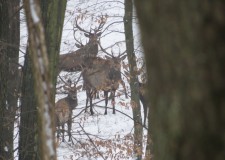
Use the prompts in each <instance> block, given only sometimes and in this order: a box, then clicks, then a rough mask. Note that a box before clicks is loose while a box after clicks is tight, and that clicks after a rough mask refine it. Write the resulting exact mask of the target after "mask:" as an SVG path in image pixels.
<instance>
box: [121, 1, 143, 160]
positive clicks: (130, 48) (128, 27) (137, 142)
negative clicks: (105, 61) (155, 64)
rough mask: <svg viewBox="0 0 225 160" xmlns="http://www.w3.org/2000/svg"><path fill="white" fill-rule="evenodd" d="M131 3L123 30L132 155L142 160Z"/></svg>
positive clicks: (141, 130)
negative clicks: (132, 131)
mask: <svg viewBox="0 0 225 160" xmlns="http://www.w3.org/2000/svg"><path fill="white" fill-rule="evenodd" d="M132 18H133V3H132V0H125V15H124V28H125V38H126V49H127V57H128V63H129V70H130V77H129V78H130V88H131V105H132V109H133V119H134V153H135V155H136V156H137V159H138V160H139V159H141V158H142V139H143V128H142V119H141V108H140V100H139V85H138V84H139V83H138V77H137V74H136V73H137V70H136V69H137V65H136V56H135V53H134V41H133V28H132Z"/></svg>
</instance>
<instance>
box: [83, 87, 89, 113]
mask: <svg viewBox="0 0 225 160" xmlns="http://www.w3.org/2000/svg"><path fill="white" fill-rule="evenodd" d="M89 94H90V93H89V91H88V90H86V107H85V111H84V112H85V113H86V112H87V107H88V98H89Z"/></svg>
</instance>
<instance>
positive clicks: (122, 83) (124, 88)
mask: <svg viewBox="0 0 225 160" xmlns="http://www.w3.org/2000/svg"><path fill="white" fill-rule="evenodd" d="M120 83H121V85H122V86H123V90H124V93H125V97H126V98H128V96H127V89H126V85H125V83H124V81H123V80H122V79H121V81H120Z"/></svg>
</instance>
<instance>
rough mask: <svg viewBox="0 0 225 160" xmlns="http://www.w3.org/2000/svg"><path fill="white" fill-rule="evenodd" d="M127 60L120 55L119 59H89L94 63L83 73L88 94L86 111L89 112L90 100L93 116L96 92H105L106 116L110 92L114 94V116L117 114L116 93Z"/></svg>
mask: <svg viewBox="0 0 225 160" xmlns="http://www.w3.org/2000/svg"><path fill="white" fill-rule="evenodd" d="M106 57H107V56H106ZM125 58H126V56H125V55H119V56H118V57H110V58H109V57H107V59H102V58H98V57H94V58H90V59H89V61H91V62H92V63H91V65H90V66H87V67H86V68H85V69H84V71H83V73H82V75H83V79H84V84H85V89H86V92H87V100H86V108H85V111H86V110H87V105H88V100H90V112H91V115H93V114H94V112H93V108H92V98H93V94H94V93H96V91H99V90H103V91H104V97H105V114H107V104H108V92H111V94H112V105H113V114H115V91H116V90H117V89H118V87H119V83H120V81H121V71H120V70H121V61H122V60H124V59H125ZM87 63H88V61H87Z"/></svg>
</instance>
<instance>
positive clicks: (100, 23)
mask: <svg viewBox="0 0 225 160" xmlns="http://www.w3.org/2000/svg"><path fill="white" fill-rule="evenodd" d="M107 17H108V16H107V15H105V16H104V15H101V16H100V19H99V20H97V21H98V22H99V26H98V27H96V28H95V29H94V32H95V33H97V32H99V31H100V30H102V28H103V27H104V25H105V23H106V21H107Z"/></svg>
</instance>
